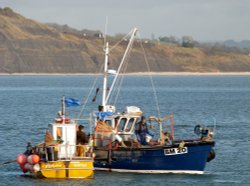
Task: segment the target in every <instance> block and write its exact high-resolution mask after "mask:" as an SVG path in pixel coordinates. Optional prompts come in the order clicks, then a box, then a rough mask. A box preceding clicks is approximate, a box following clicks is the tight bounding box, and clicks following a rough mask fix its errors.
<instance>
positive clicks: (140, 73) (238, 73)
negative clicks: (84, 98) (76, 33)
mask: <svg viewBox="0 0 250 186" xmlns="http://www.w3.org/2000/svg"><path fill="white" fill-rule="evenodd" d="M96 75H102V74H100V73H10V74H9V73H0V76H96ZM123 75H128V76H250V72H136V73H135V72H133V73H125V74H123Z"/></svg>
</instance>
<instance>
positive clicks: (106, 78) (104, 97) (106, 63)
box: [102, 42, 109, 112]
mask: <svg viewBox="0 0 250 186" xmlns="http://www.w3.org/2000/svg"><path fill="white" fill-rule="evenodd" d="M108 55H109V43H108V42H106V47H105V61H104V74H103V92H102V106H103V111H104V112H105V111H106V108H105V106H106V101H105V100H106V97H107V87H108Z"/></svg>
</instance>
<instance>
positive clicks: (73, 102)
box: [65, 98, 80, 107]
mask: <svg viewBox="0 0 250 186" xmlns="http://www.w3.org/2000/svg"><path fill="white" fill-rule="evenodd" d="M65 104H66V107H71V106H79V105H80V101H79V100H78V99H74V98H68V99H65Z"/></svg>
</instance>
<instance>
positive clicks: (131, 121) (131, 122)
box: [125, 118, 135, 132]
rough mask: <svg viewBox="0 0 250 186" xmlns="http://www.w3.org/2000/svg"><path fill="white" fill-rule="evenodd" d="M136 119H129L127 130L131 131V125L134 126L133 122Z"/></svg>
mask: <svg viewBox="0 0 250 186" xmlns="http://www.w3.org/2000/svg"><path fill="white" fill-rule="evenodd" d="M134 121H135V118H130V119H129V121H128V124H127V126H126V130H125V131H126V132H129V131H130V130H131V127H132V126H133V123H134Z"/></svg>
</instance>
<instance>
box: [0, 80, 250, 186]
mask: <svg viewBox="0 0 250 186" xmlns="http://www.w3.org/2000/svg"><path fill="white" fill-rule="evenodd" d="M150 78H151V77H150V76H124V77H123V79H121V81H120V82H123V83H122V85H121V86H118V88H117V89H115V90H114V94H113V95H111V100H110V102H111V103H112V104H115V105H116V107H117V111H120V112H122V111H124V110H125V109H126V108H125V107H126V106H138V107H140V108H141V109H142V111H143V113H144V115H145V116H146V117H148V116H160V117H163V116H166V115H167V114H169V113H173V114H174V119H175V136H176V138H178V139H181V138H188V139H192V138H197V136H196V135H195V134H194V133H193V129H194V127H195V125H197V124H200V125H209V126H216V129H215V137H214V138H215V141H216V146H215V151H216V158H215V159H214V160H213V161H211V162H209V163H207V166H206V169H205V173H204V174H203V175H187V174H179V175H175V174H131V173H111V172H95V178H94V179H89V180H80V179H79V180H78V179H74V180H70V179H58V180H57V179H42V180H37V179H33V178H29V177H27V176H24V175H23V174H22V172H21V170H20V169H19V167H18V165H17V164H16V163H9V164H5V165H3V163H5V162H8V161H11V160H15V158H16V155H17V154H19V153H22V152H24V151H25V146H26V144H27V142H31V143H32V144H33V145H34V144H37V143H40V142H41V141H43V139H44V134H45V130H46V128H47V126H48V124H49V123H50V122H52V121H53V119H54V118H55V117H56V114H57V111H58V110H60V106H61V103H60V100H61V98H62V96H65V97H66V98H67V97H73V98H79V99H80V100H82V102H83V103H86V104H84V105H85V107H84V109H83V112H82V115H84V116H86V115H89V113H90V112H91V111H93V110H96V109H97V106H98V105H99V104H100V102H101V96H102V94H101V92H99V93H98V94H97V99H96V102H92V98H93V97H94V96H95V93H96V88H100V89H101V88H102V82H101V76H0V100H1V101H0V117H1V119H0V144H1V148H0V185H119V186H120V185H144V186H153V185H196V186H197V185H250V160H249V157H250V76H153V77H152V79H150ZM151 80H152V81H151ZM152 82H153V86H152ZM90 90H92V94H89V91H90ZM81 109H82V107H70V108H68V113H70V115H71V116H72V117H78V116H79V114H80V110H81ZM165 127H169V123H166V126H165ZM87 128H88V127H87ZM156 129H157V127H156V128H155V129H152V132H154V133H155V136H154V137H156V136H157V133H158V131H157V130H156Z"/></svg>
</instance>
